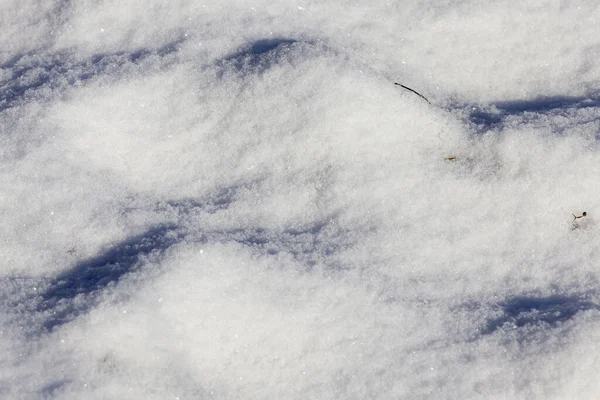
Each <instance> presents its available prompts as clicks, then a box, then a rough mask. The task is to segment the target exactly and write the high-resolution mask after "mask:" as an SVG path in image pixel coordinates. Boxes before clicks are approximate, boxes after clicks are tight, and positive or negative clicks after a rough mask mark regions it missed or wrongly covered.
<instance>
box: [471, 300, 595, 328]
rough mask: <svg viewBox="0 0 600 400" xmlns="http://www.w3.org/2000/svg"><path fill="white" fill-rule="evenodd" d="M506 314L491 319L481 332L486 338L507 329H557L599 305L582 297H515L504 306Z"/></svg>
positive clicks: (503, 310) (502, 305) (503, 309)
mask: <svg viewBox="0 0 600 400" xmlns="http://www.w3.org/2000/svg"><path fill="white" fill-rule="evenodd" d="M501 307H502V312H503V315H502V316H500V317H498V318H494V319H491V320H489V321H488V322H487V324H486V326H485V328H484V329H483V330H482V332H481V333H482V334H483V335H488V334H491V333H494V332H495V331H497V330H504V329H505V328H509V329H514V328H521V327H525V326H539V325H546V326H550V327H556V326H558V325H560V324H561V323H563V322H566V321H568V320H570V319H572V318H573V317H575V316H576V315H577V314H578V313H579V312H582V311H588V310H596V311H600V306H598V305H597V304H595V303H592V302H591V301H588V300H586V299H585V298H583V297H582V296H577V295H572V296H560V295H555V296H547V297H533V296H522V297H514V298H512V299H510V300H508V301H507V302H505V303H504V304H501Z"/></svg>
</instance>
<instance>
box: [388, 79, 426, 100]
mask: <svg viewBox="0 0 600 400" xmlns="http://www.w3.org/2000/svg"><path fill="white" fill-rule="evenodd" d="M394 84H395V85H398V86H400V87H401V88H403V89H406V90H410V91H411V92H413V93H414V94H416V95H418V96H419V97H421V98H423V99H424V100H425V101H426V102H428V103H429V104H431V102H430V101H429V100H427V97H425V96H423V95H422V94H421V93H419V92H417V91H416V90H413V89H411V88H409V87H408V86H404V85H403V84H401V83H398V82H394Z"/></svg>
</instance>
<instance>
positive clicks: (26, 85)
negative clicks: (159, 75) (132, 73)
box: [0, 39, 183, 112]
mask: <svg viewBox="0 0 600 400" xmlns="http://www.w3.org/2000/svg"><path fill="white" fill-rule="evenodd" d="M182 42H183V40H182V39H178V40H176V41H173V42H171V43H168V44H166V45H165V46H162V47H160V48H158V49H145V48H143V49H138V50H135V51H131V52H115V53H104V54H97V55H94V56H92V57H90V58H89V59H85V60H77V59H75V57H74V56H73V55H70V54H67V53H59V54H46V55H44V54H42V55H39V54H30V53H28V54H20V55H16V56H14V57H12V58H11V59H9V60H8V61H7V62H5V63H3V64H2V65H0V68H2V69H5V70H9V71H10V74H9V76H8V78H6V79H4V80H3V81H1V82H0V112H2V111H3V110H6V109H8V108H11V107H14V106H17V105H20V104H22V103H25V102H27V101H31V100H38V101H39V100H47V99H48V98H49V97H51V96H52V95H56V94H57V93H56V92H58V93H60V92H62V91H63V90H64V89H66V88H67V87H71V86H77V85H79V84H82V83H84V82H86V81H88V80H90V79H91V78H93V77H96V76H103V75H104V76H106V75H111V74H116V73H123V72H127V68H128V67H129V66H133V65H138V64H140V63H141V62H142V61H143V60H145V59H146V58H148V57H151V56H154V55H155V56H158V57H164V56H166V55H168V54H171V53H174V52H176V51H177V50H178V48H179V45H180V44H181V43H182Z"/></svg>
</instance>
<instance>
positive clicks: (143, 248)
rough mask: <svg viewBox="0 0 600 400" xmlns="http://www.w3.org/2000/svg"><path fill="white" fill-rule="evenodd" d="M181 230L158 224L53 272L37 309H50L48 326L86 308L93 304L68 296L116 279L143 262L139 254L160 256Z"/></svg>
mask: <svg viewBox="0 0 600 400" xmlns="http://www.w3.org/2000/svg"><path fill="white" fill-rule="evenodd" d="M184 236H185V235H184V234H183V233H182V232H180V231H179V230H178V229H177V228H176V227H175V226H158V227H154V228H151V229H149V230H147V231H146V232H144V233H142V234H140V235H137V236H134V237H131V238H129V239H127V240H125V241H123V242H120V243H118V244H116V245H114V246H111V247H109V248H108V249H106V250H105V251H103V252H102V253H100V254H98V255H97V256H95V257H93V258H90V259H87V260H83V261H81V262H80V263H78V264H77V265H76V266H75V267H73V268H71V269H70V270H69V271H67V272H65V273H62V274H60V275H59V276H57V277H56V278H55V279H54V280H53V281H52V282H51V283H50V285H49V287H48V288H47V289H46V291H45V292H43V293H42V294H41V296H40V297H41V304H40V307H39V311H47V310H52V311H53V312H52V316H51V317H50V318H49V319H47V320H46V322H45V324H44V325H45V327H46V328H47V329H49V330H51V329H52V328H54V327H55V326H57V325H62V324H64V323H65V322H68V321H70V320H71V319H73V318H75V317H76V316H77V315H79V314H82V313H84V312H86V311H87V310H88V309H89V308H91V307H92V305H93V304H90V302H89V301H88V302H86V303H85V304H84V305H75V304H73V302H70V301H68V300H72V299H74V298H75V297H76V296H78V295H89V294H95V293H97V292H99V291H101V290H102V289H104V288H106V287H108V286H109V285H113V284H115V283H117V282H118V281H119V280H120V279H121V277H123V276H124V275H125V274H128V273H130V272H134V271H136V270H138V269H139V268H140V266H141V265H142V264H143V263H142V262H141V261H142V257H146V256H156V257H158V256H160V255H162V254H163V253H164V251H166V250H167V249H168V248H169V247H171V246H172V245H174V244H176V243H179V242H180V241H181V240H183V238H184Z"/></svg>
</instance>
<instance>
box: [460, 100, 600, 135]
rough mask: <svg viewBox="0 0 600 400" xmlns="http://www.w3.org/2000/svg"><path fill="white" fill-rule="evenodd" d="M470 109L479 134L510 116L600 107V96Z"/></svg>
mask: <svg viewBox="0 0 600 400" xmlns="http://www.w3.org/2000/svg"><path fill="white" fill-rule="evenodd" d="M468 107H469V108H470V111H469V116H468V119H469V121H470V122H471V123H472V124H473V125H475V126H476V127H477V130H478V131H479V132H484V131H487V130H490V129H494V128H496V127H497V126H498V125H500V124H501V123H502V122H503V120H504V119H505V118H506V117H507V116H510V115H523V114H526V113H537V114H544V113H549V112H552V111H555V110H568V109H582V108H591V107H600V95H598V94H595V95H592V96H587V97H575V96H540V97H537V98H535V99H532V100H511V101H499V102H497V103H493V104H491V105H490V106H488V107H480V106H476V105H470V106H468Z"/></svg>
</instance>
